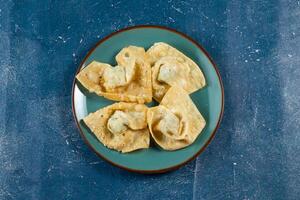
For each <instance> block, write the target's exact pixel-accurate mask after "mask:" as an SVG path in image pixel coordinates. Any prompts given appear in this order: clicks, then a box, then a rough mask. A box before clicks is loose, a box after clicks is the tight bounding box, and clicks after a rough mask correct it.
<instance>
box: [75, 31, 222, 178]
mask: <svg viewBox="0 0 300 200" xmlns="http://www.w3.org/2000/svg"><path fill="white" fill-rule="evenodd" d="M155 42H165V43H168V44H170V45H171V46H173V47H175V48H176V49H178V50H179V51H181V52H183V53H184V54H185V55H187V56H188V57H190V58H191V59H193V60H194V61H195V62H196V63H197V64H198V65H199V66H200V68H201V70H202V72H203V73H204V75H205V78H206V83H207V86H206V87H204V88H203V89H200V90H198V91H197V92H195V93H193V94H191V98H192V100H193V101H194V103H195V104H196V106H197V108H198V109H199V110H200V112H201V113H202V115H203V117H204V118H205V120H206V126H205V128H204V129H203V131H202V133H201V134H200V135H199V137H198V138H197V139H196V141H195V142H194V143H193V144H192V145H190V146H188V147H186V148H184V149H180V150H176V151H164V150H162V149H160V148H159V147H157V146H156V145H155V144H153V143H152V144H151V147H150V148H149V149H143V150H138V151H134V152H131V153H127V154H121V153H119V152H117V151H114V150H111V149H108V148H106V147H105V146H104V145H103V144H102V143H101V142H99V141H98V140H97V139H96V137H95V136H94V135H93V133H91V132H90V131H89V129H88V128H86V127H85V125H84V124H83V122H82V119H83V118H84V117H85V116H87V115H88V114H89V113H91V112H95V111H96V110H98V109H100V108H103V107H105V106H107V105H110V104H112V103H114V102H113V101H110V100H107V99H105V98H103V97H99V96H96V95H95V94H90V93H88V92H87V91H86V90H85V89H83V88H82V87H81V86H80V85H78V83H77V82H76V81H75V78H74V83H73V90H72V105H73V114H74V118H75V121H76V123H77V125H78V128H79V131H80V134H81V136H82V137H83V139H84V140H85V142H86V143H87V144H88V145H89V146H90V147H91V149H92V150H93V151H94V152H95V153H96V154H97V155H98V156H100V157H101V158H103V159H105V160H106V161H108V162H110V163H111V164H113V165H115V166H118V167H121V168H123V169H127V170H129V171H135V172H140V173H161V172H166V171H169V170H173V169H176V168H178V167H180V166H182V165H183V164H185V163H187V162H188V161H190V160H192V159H193V158H195V157H196V156H197V155H199V154H200V153H201V152H202V151H203V150H204V148H205V147H206V146H207V145H208V143H209V142H210V140H211V139H212V137H213V136H214V134H215V132H216V130H217V128H218V126H219V123H220V121H221V118H222V114H223V109H224V92H223V85H222V81H221V78H220V75H219V72H218V70H217V69H216V66H215V64H214V63H213V61H212V59H211V58H210V56H209V55H208V54H207V52H206V51H205V50H204V48H203V47H201V46H200V45H199V44H197V43H196V42H195V41H194V40H192V39H191V38H189V37H188V36H186V35H184V34H182V33H180V32H178V31H175V30H172V29H169V28H165V27H160V26H135V27H130V28H127V29H122V30H120V31H118V32H115V33H112V34H110V35H109V36H107V37H105V38H104V39H102V40H100V41H99V42H98V43H97V44H96V46H95V47H94V48H93V49H92V50H90V52H89V53H88V54H87V56H86V57H85V58H84V60H83V62H82V64H81V65H80V67H79V69H78V71H77V73H78V72H79V71H80V69H82V68H83V67H85V66H86V65H88V64H89V63H90V62H92V61H93V60H96V61H99V62H104V63H109V64H111V65H114V64H115V55H116V54H117V53H118V52H119V51H120V50H121V49H122V48H124V47H126V46H128V45H135V46H141V47H144V48H145V49H146V50H147V49H148V48H149V47H150V46H151V45H153V43H155ZM77 73H76V74H77ZM148 105H149V106H151V105H153V103H151V104H148Z"/></svg>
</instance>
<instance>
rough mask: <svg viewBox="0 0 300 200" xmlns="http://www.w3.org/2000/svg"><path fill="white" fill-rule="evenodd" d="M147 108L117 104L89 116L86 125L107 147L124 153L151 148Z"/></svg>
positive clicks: (130, 104)
mask: <svg viewBox="0 0 300 200" xmlns="http://www.w3.org/2000/svg"><path fill="white" fill-rule="evenodd" d="M147 110H148V108H147V106H145V105H143V104H136V103H125V102H120V103H115V104H112V105H110V106H107V107H105V108H102V109H100V110H98V111H96V112H94V113H91V114H89V115H88V116H87V117H85V118H84V119H83V121H84V123H85V124H86V125H87V127H89V129H90V130H91V131H92V132H93V133H94V134H95V136H96V137H97V138H98V139H99V140H100V142H102V143H103V144H104V145H105V146H106V147H108V148H111V149H115V150H117V151H120V152H122V153H126V152H130V151H134V150H137V149H142V148H149V143H150V133H149V129H148V128H147V120H146V117H147Z"/></svg>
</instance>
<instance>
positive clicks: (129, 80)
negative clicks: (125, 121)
mask: <svg viewBox="0 0 300 200" xmlns="http://www.w3.org/2000/svg"><path fill="white" fill-rule="evenodd" d="M116 61H117V63H118V65H117V66H115V67H112V66H111V65H109V64H105V63H100V62H96V61H93V62H91V63H90V64H89V65H88V66H86V67H85V68H84V69H82V70H81V71H80V72H79V74H77V76H76V78H77V80H78V81H79V82H80V83H81V84H82V85H83V86H84V87H85V88H86V89H88V90H89V92H95V93H96V94H97V95H99V96H104V97H105V98H108V99H111V100H115V101H125V102H137V103H148V102H151V100H152V86H151V67H150V65H149V63H148V61H147V59H146V53H145V50H144V49H143V48H141V47H136V46H129V47H126V48H124V49H122V50H121V51H120V52H119V53H118V55H117V56H116Z"/></svg>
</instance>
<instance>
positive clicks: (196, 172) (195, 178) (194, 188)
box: [192, 157, 199, 200]
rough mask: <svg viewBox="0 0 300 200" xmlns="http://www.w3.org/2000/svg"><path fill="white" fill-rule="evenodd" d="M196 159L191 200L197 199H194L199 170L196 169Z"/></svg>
mask: <svg viewBox="0 0 300 200" xmlns="http://www.w3.org/2000/svg"><path fill="white" fill-rule="evenodd" d="M197 161H198V157H197V158H196V162H195V170H194V183H193V198H192V199H193V200H195V199H196V198H197V197H196V191H197V185H198V183H197V182H198V178H197V177H198V176H197V174H198V171H199V169H198V167H199V166H198V162H197Z"/></svg>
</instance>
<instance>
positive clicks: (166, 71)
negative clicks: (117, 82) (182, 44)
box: [147, 42, 206, 102]
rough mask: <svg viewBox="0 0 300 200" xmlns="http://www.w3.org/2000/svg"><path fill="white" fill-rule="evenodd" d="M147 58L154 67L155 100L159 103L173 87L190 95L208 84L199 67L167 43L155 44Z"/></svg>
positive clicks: (153, 85) (153, 87)
mask: <svg viewBox="0 0 300 200" xmlns="http://www.w3.org/2000/svg"><path fill="white" fill-rule="evenodd" d="M147 58H148V60H149V62H150V64H151V66H152V89H153V98H154V99H155V100H157V101H158V102H160V101H161V99H162V98H163V96H164V95H165V93H166V92H167V91H168V89H169V88H170V87H171V86H178V87H182V88H183V89H184V90H186V91H187V92H188V93H189V94H190V93H192V92H195V91H197V90H198V89H200V88H202V87H204V86H205V84H206V82H205V78H204V75H203V73H202V71H201V69H200V68H199V66H198V65H197V64H196V63H195V62H194V61H193V60H192V59H190V58H189V57H187V56H186V55H184V54H183V53H182V52H180V51H178V50H177V49H175V48H174V47H172V46H170V45H168V44H166V43H163V42H159V43H155V44H154V45H153V46H152V47H150V48H149V49H148V51H147Z"/></svg>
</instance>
